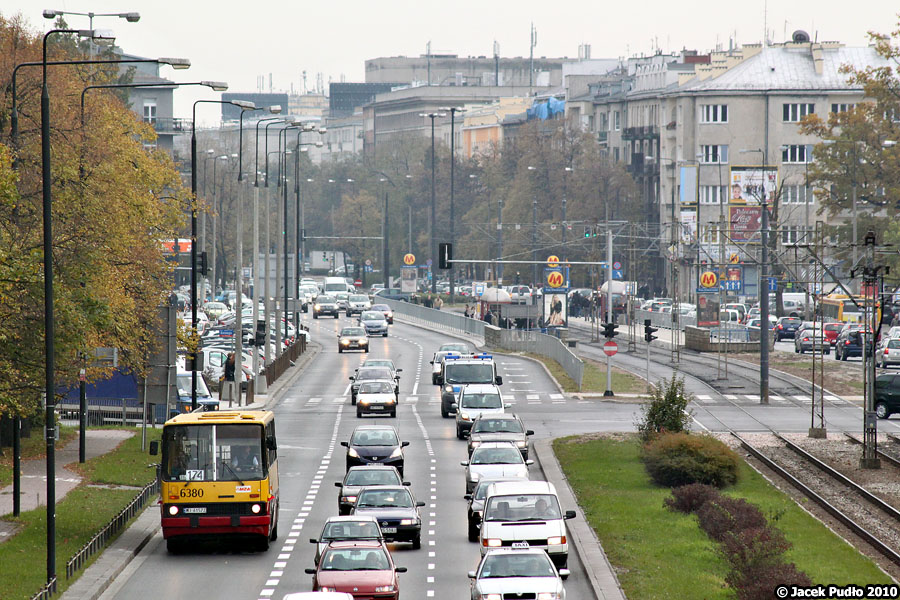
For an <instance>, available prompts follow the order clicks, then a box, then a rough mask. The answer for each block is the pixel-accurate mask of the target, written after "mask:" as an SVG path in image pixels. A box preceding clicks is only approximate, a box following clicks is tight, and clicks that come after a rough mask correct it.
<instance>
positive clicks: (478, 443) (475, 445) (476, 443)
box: [469, 441, 481, 450]
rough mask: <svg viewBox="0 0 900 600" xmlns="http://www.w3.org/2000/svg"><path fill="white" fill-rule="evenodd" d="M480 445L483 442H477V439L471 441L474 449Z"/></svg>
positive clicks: (470, 445)
mask: <svg viewBox="0 0 900 600" xmlns="http://www.w3.org/2000/svg"><path fill="white" fill-rule="evenodd" d="M480 445H481V442H477V441H476V442H469V448H472V449H473V450H474V449H475V448H477V447H478V446H480Z"/></svg>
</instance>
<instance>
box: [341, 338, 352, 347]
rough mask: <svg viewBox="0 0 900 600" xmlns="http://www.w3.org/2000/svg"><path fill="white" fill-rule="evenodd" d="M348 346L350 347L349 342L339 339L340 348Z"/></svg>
mask: <svg viewBox="0 0 900 600" xmlns="http://www.w3.org/2000/svg"><path fill="white" fill-rule="evenodd" d="M349 345H350V340H347V339H343V338H342V339H341V346H349Z"/></svg>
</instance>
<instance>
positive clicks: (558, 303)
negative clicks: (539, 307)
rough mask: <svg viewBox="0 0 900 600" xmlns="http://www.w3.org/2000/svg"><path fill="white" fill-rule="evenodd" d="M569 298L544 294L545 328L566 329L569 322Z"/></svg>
mask: <svg viewBox="0 0 900 600" xmlns="http://www.w3.org/2000/svg"><path fill="white" fill-rule="evenodd" d="M567 304H568V298H567V297H566V294H564V293H563V294H560V293H553V292H550V293H545V294H544V326H545V327H565V326H566V323H567V320H568V314H567V313H568V311H567V309H568V305H567Z"/></svg>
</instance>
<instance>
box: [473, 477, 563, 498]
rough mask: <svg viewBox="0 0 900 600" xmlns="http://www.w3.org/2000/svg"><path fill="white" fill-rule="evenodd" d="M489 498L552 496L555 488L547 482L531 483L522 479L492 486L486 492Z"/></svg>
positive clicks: (501, 482)
mask: <svg viewBox="0 0 900 600" xmlns="http://www.w3.org/2000/svg"><path fill="white" fill-rule="evenodd" d="M488 491H489V492H491V493H490V494H488V495H489V496H510V495H515V494H554V495H556V487H554V485H553V484H552V483H549V482H547V481H533V480H528V479H523V480H521V481H500V482H498V483H495V484H493V486H492V488H491V489H489V490H488Z"/></svg>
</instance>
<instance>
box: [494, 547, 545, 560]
mask: <svg viewBox="0 0 900 600" xmlns="http://www.w3.org/2000/svg"><path fill="white" fill-rule="evenodd" d="M491 554H538V555H541V554H543V555H544V556H546V557H547V558H550V556H549V555H547V551H546V550H543V549H541V548H491V549H490V550H488V551H487V552H485V553H484V558H482V560H484V559H485V558H487V557H488V556H490V555H491Z"/></svg>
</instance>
